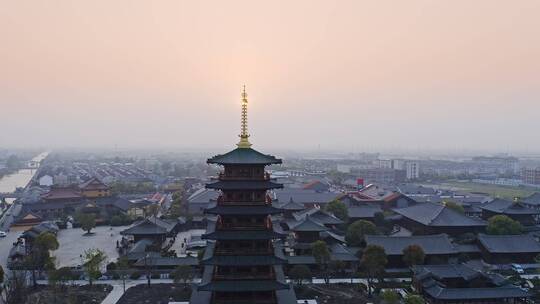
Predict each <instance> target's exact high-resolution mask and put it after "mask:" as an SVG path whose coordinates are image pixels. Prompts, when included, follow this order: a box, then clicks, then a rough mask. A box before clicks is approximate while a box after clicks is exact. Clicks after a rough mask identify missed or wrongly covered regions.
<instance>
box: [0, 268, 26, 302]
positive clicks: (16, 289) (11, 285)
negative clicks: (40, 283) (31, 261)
mask: <svg viewBox="0 0 540 304" xmlns="http://www.w3.org/2000/svg"><path fill="white" fill-rule="evenodd" d="M6 277H7V279H8V280H7V282H6V283H5V285H4V290H3V293H2V294H1V295H2V298H3V301H4V303H6V304H20V303H25V302H26V296H27V289H28V286H27V285H26V283H27V279H28V272H27V271H26V270H11V273H10V274H9V275H7V276H6Z"/></svg>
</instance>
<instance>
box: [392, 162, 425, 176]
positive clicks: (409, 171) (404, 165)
mask: <svg viewBox="0 0 540 304" xmlns="http://www.w3.org/2000/svg"><path fill="white" fill-rule="evenodd" d="M390 168H392V169H394V170H404V171H405V178H406V179H408V180H410V179H417V178H419V177H420V162H418V161H414V160H406V159H392V160H391V161H390Z"/></svg>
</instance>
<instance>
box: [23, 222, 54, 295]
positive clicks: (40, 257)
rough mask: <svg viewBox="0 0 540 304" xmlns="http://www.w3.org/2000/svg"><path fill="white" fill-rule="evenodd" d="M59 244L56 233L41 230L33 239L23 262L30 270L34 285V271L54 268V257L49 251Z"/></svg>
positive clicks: (35, 283) (35, 282)
mask: <svg viewBox="0 0 540 304" xmlns="http://www.w3.org/2000/svg"><path fill="white" fill-rule="evenodd" d="M59 246H60V245H59V243H58V240H57V239H56V235H54V234H52V233H50V232H42V233H41V234H39V235H38V236H37V237H36V238H35V239H34V242H33V243H32V247H31V249H30V254H29V255H27V256H26V257H25V260H24V264H26V266H27V267H28V269H31V270H32V281H33V283H34V286H36V285H37V281H36V280H37V278H36V271H38V272H41V271H43V270H52V269H54V258H53V257H51V254H50V251H53V250H56V249H58V247H59Z"/></svg>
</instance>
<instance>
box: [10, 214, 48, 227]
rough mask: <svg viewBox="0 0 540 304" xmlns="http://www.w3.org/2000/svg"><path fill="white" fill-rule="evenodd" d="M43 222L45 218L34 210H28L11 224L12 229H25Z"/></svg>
mask: <svg viewBox="0 0 540 304" xmlns="http://www.w3.org/2000/svg"><path fill="white" fill-rule="evenodd" d="M42 222H43V218H41V217H40V216H39V215H37V214H35V213H32V212H27V213H25V214H24V215H23V216H21V217H20V218H19V219H18V220H16V221H15V222H14V223H13V224H12V225H11V229H13V230H17V231H24V230H28V229H30V228H32V227H34V226H36V225H39V224H41V223H42Z"/></svg>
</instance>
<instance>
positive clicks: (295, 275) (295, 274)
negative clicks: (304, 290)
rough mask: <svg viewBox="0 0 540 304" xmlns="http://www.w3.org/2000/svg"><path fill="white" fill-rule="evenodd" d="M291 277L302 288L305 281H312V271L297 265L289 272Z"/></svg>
mask: <svg viewBox="0 0 540 304" xmlns="http://www.w3.org/2000/svg"><path fill="white" fill-rule="evenodd" d="M289 277H290V278H291V280H292V281H293V282H294V283H295V284H296V285H298V286H301V285H302V283H303V282H304V281H305V280H311V278H312V275H311V270H310V269H309V267H307V266H306V265H295V266H294V267H293V268H291V270H290V271H289Z"/></svg>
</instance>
